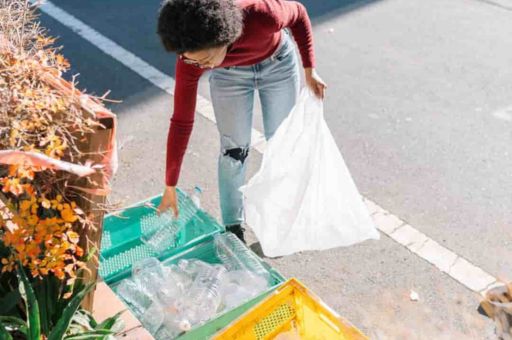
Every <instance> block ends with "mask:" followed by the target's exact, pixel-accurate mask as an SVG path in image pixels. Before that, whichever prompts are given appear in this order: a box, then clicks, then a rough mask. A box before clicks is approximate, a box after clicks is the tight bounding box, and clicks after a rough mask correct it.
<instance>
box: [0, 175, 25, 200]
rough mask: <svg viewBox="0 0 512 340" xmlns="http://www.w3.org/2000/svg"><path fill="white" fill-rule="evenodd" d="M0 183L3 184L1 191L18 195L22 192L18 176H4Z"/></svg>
mask: <svg viewBox="0 0 512 340" xmlns="http://www.w3.org/2000/svg"><path fill="white" fill-rule="evenodd" d="M0 184H2V185H3V188H2V191H3V192H6V193H8V192H11V193H12V194H14V195H16V196H19V195H21V194H22V193H23V191H24V190H23V186H22V185H21V184H20V179H19V178H9V177H4V178H2V179H0Z"/></svg>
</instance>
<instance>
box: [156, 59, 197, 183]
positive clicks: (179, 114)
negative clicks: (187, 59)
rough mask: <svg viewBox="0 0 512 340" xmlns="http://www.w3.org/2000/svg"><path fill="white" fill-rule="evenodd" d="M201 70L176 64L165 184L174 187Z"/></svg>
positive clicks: (185, 147)
mask: <svg viewBox="0 0 512 340" xmlns="http://www.w3.org/2000/svg"><path fill="white" fill-rule="evenodd" d="M202 73H203V70H202V69H200V68H199V67H196V66H193V65H188V64H185V63H184V62H183V61H181V60H180V59H178V61H177V62H176V84H175V89H174V113H173V115H172V118H171V123H170V126H169V133H168V136H167V158H166V171H165V184H166V185H167V186H176V184H177V183H178V178H179V174H180V169H181V163H182V162H183V157H184V155H185V151H186V150H187V146H188V141H189V139H190V134H191V133H192V127H193V126H194V112H195V110H196V100H197V84H198V81H199V78H200V77H201V74H202Z"/></svg>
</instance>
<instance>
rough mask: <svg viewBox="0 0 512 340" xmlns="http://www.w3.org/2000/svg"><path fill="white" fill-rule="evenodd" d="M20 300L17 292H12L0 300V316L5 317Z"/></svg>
mask: <svg viewBox="0 0 512 340" xmlns="http://www.w3.org/2000/svg"><path fill="white" fill-rule="evenodd" d="M20 299H21V295H20V293H19V292H18V291H17V290H13V291H10V292H8V293H7V294H5V295H4V296H2V297H1V298H0V315H7V314H9V311H11V310H12V309H13V308H14V307H15V306H16V304H18V302H19V301H20Z"/></svg>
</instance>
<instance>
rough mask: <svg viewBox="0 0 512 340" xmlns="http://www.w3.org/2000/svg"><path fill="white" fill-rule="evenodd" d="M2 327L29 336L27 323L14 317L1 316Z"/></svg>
mask: <svg viewBox="0 0 512 340" xmlns="http://www.w3.org/2000/svg"><path fill="white" fill-rule="evenodd" d="M1 325H3V326H5V327H9V328H12V329H17V330H18V331H20V332H22V333H23V334H25V335H27V332H28V329H27V323H26V322H25V321H24V320H22V319H20V318H17V317H14V316H0V326H1Z"/></svg>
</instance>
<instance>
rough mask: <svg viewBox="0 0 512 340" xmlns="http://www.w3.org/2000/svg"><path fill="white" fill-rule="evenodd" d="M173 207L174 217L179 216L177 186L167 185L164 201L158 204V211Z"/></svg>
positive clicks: (161, 211)
mask: <svg viewBox="0 0 512 340" xmlns="http://www.w3.org/2000/svg"><path fill="white" fill-rule="evenodd" d="M169 209H171V210H172V212H173V214H174V217H178V196H177V195H176V187H169V186H167V187H165V190H164V194H163V195H162V201H161V202H160V205H159V206H158V212H159V213H160V214H161V213H163V212H166V211H167V210H169Z"/></svg>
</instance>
